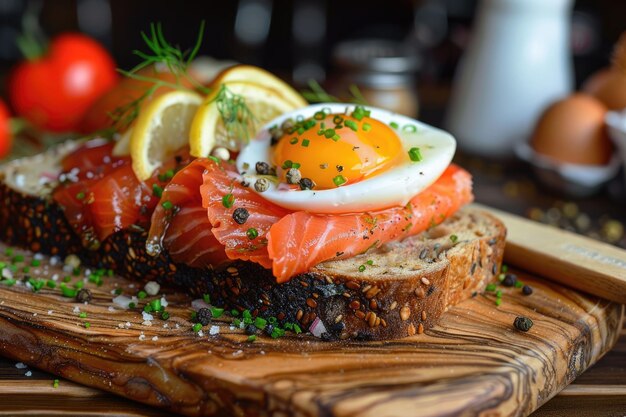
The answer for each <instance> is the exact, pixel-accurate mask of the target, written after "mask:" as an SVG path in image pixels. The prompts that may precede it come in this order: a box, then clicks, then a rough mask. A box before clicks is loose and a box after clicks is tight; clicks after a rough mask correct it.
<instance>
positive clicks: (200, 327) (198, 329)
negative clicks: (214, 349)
mask: <svg viewBox="0 0 626 417" xmlns="http://www.w3.org/2000/svg"><path fill="white" fill-rule="evenodd" d="M191 329H192V330H193V331H194V333H198V332H200V330H202V325H201V324H200V323H196V324H194V325H193V327H192V328H191Z"/></svg>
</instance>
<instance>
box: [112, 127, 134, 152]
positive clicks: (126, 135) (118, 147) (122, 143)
mask: <svg viewBox="0 0 626 417" xmlns="http://www.w3.org/2000/svg"><path fill="white" fill-rule="evenodd" d="M132 134H133V128H132V127H129V128H128V129H126V130H125V131H124V132H123V133H120V136H119V138H118V139H117V142H115V146H113V156H126V155H128V154H130V137H131V135H132Z"/></svg>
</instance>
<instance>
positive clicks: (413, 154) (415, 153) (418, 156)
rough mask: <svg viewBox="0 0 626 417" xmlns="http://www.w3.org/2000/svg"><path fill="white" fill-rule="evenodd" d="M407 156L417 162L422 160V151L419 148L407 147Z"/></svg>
mask: <svg viewBox="0 0 626 417" xmlns="http://www.w3.org/2000/svg"><path fill="white" fill-rule="evenodd" d="M409 158H411V161H413V162H419V161H421V160H422V153H421V152H420V148H411V149H409Z"/></svg>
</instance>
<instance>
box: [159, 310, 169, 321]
mask: <svg viewBox="0 0 626 417" xmlns="http://www.w3.org/2000/svg"><path fill="white" fill-rule="evenodd" d="M169 318H170V313H168V312H167V311H161V320H168V319H169Z"/></svg>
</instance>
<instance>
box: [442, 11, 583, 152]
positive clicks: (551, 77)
mask: <svg viewBox="0 0 626 417" xmlns="http://www.w3.org/2000/svg"><path fill="white" fill-rule="evenodd" d="M572 3H573V1H572V0H482V1H481V3H480V6H479V10H478V15H477V20H476V25H475V29H474V33H473V38H472V40H471V41H470V44H469V46H468V49H467V52H466V53H465V55H464V56H463V58H462V60H461V62H460V63H459V68H458V70H457V75H456V79H455V82H454V88H453V92H452V97H451V101H450V106H449V109H448V114H447V119H446V127H447V128H448V130H450V132H451V133H452V134H453V135H455V136H456V138H457V140H458V143H459V147H460V148H461V149H463V150H465V151H466V152H468V153H472V154H475V155H483V156H488V157H509V156H512V155H513V149H514V146H515V144H516V143H518V142H520V141H523V140H526V139H527V138H528V137H529V136H530V134H531V132H532V129H533V128H534V125H535V122H536V121H537V120H538V118H539V116H540V114H541V112H542V111H543V110H544V109H545V108H546V107H547V106H548V105H549V104H550V103H552V102H553V101H555V100H557V99H559V98H562V97H564V96H566V95H567V94H569V93H570V91H571V90H572V86H573V69H572V62H571V53H570V42H569V27H570V15H571V9H572Z"/></svg>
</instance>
